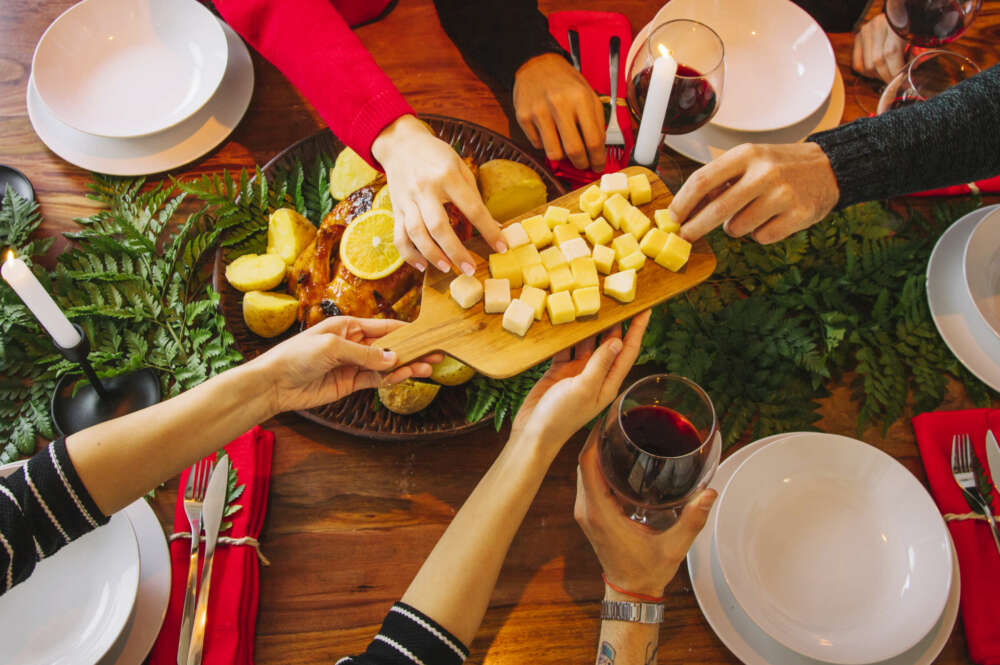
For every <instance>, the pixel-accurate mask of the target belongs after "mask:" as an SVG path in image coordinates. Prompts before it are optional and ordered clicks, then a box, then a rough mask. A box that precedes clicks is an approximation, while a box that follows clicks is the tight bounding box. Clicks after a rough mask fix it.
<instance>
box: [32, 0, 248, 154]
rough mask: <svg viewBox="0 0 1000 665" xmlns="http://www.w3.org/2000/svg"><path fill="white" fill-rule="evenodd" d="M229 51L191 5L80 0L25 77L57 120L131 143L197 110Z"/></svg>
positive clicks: (208, 19)
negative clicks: (131, 139) (134, 138)
mask: <svg viewBox="0 0 1000 665" xmlns="http://www.w3.org/2000/svg"><path fill="white" fill-rule="evenodd" d="M228 53H229V51H228V49H227V48H226V36H225V34H224V33H223V32H222V28H221V27H220V25H219V22H218V21H217V20H216V19H215V17H214V16H212V13H211V12H210V11H209V10H208V9H207V8H206V7H204V6H203V5H202V4H201V3H199V2H196V0H170V1H169V2H164V1H163V0H84V1H83V2H80V3H78V4H76V5H73V6H72V7H70V8H69V9H67V10H66V11H65V12H63V13H62V14H60V15H59V17H58V18H57V19H56V20H55V21H53V22H52V24H51V25H50V26H49V27H48V28H47V29H46V30H45V33H44V34H42V38H41V39H40V40H39V41H38V45H37V46H36V47H35V55H34V57H33V58H32V63H31V71H32V76H33V77H34V79H35V87H36V89H37V90H38V94H39V95H40V97H41V98H42V99H43V100H44V101H45V104H46V106H48V107H49V109H50V110H51V111H52V113H53V114H54V115H55V116H56V117H57V118H59V120H61V121H62V122H64V123H66V124H67V125H69V126H71V127H74V128H76V129H78V130H80V131H82V132H87V133H90V134H96V135H98V136H110V137H118V138H124V137H135V136H145V135H147V134H153V133H155V132H159V131H163V130H164V129H167V128H168V127H172V126H174V125H176V124H177V123H179V122H181V121H182V120H184V119H185V118H188V117H190V116H191V115H192V114H193V113H195V111H197V110H198V109H200V108H201V107H202V106H204V105H205V102H207V101H208V100H209V98H211V97H212V95H213V94H214V93H215V90H216V89H217V88H218V87H219V83H220V82H221V81H222V76H223V74H224V73H225V71H226V60H227V58H228Z"/></svg>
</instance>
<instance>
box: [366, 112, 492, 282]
mask: <svg viewBox="0 0 1000 665" xmlns="http://www.w3.org/2000/svg"><path fill="white" fill-rule="evenodd" d="M372 155H373V156H374V157H375V159H377V160H378V161H379V163H380V164H381V165H382V167H383V168H384V169H385V176H386V180H387V181H388V183H389V198H390V199H391V200H392V209H393V214H394V215H395V217H396V226H395V232H396V237H395V243H396V248H397V249H399V253H400V254H401V255H402V256H403V260H405V261H406V262H407V263H409V264H410V265H412V266H413V267H414V268H416V269H417V270H420V271H421V272H422V271H424V270H426V269H427V262H428V261H430V263H432V264H434V265H435V266H437V268H438V270H440V271H442V272H448V271H449V270H451V268H452V266H455V267H456V268H457V269H458V270H460V271H462V272H464V273H465V274H467V275H471V274H473V273H475V271H476V262H475V259H473V257H472V254H471V253H470V252H469V250H467V249H466V248H465V246H464V245H463V244H462V241H461V240H459V238H458V235H457V234H456V233H455V230H454V229H453V228H452V227H451V224H450V223H449V221H448V213H447V212H446V211H445V209H444V204H445V203H447V202H449V201H450V202H452V203H454V204H455V206H456V207H458V209H459V210H461V211H462V213H463V214H464V215H465V216H466V218H468V220H469V222H471V223H472V225H473V226H474V227H476V228H477V229H478V230H479V233H481V234H482V236H483V238H484V239H485V240H486V242H487V243H489V245H490V246H491V247H493V248H494V249H495V250H496V251H498V252H504V251H506V250H507V246H506V245H505V244H504V243H503V241H502V240H501V237H500V225H499V224H497V222H496V220H495V219H493V217H492V216H491V215H490V212H489V210H487V209H486V205H485V204H484V203H483V199H482V197H481V196H480V194H479V189H478V187H477V185H476V178H475V176H473V175H472V172H471V171H470V170H469V167H467V166H466V165H465V163H464V162H462V159H461V157H459V155H458V153H457V152H455V150H454V149H452V147H451V146H449V145H448V144H447V143H445V142H444V141H442V140H441V139H439V138H437V137H436V136H434V134H432V133H431V131H430V130H429V129H428V128H427V126H426V125H424V124H423V123H422V122H421V121H420V120H418V119H417V118H415V117H414V116H412V115H404V116H402V117H401V118H399V119H398V120H396V121H395V122H393V123H392V124H391V125H389V126H388V127H386V128H385V129H384V130H382V133H381V134H379V135H378V137H377V138H376V139H375V141H374V143H372Z"/></svg>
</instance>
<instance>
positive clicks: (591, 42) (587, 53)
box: [548, 11, 635, 186]
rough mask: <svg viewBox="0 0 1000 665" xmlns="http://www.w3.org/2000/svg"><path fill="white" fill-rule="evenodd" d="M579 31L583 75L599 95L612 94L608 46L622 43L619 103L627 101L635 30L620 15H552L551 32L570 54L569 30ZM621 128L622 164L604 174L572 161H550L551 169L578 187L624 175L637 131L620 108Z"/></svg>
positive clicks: (616, 162) (617, 162)
mask: <svg viewBox="0 0 1000 665" xmlns="http://www.w3.org/2000/svg"><path fill="white" fill-rule="evenodd" d="M570 28H572V29H573V30H576V32H577V34H578V35H579V37H580V39H579V43H580V73H581V74H583V78H585V79H587V82H588V83H590V86H591V87H592V88H593V89H594V91H595V92H596V93H597V94H598V95H608V94H611V85H610V80H611V72H610V69H609V65H610V61H609V59H608V53H609V50H608V43H609V42H610V40H611V38H612V37H615V36H617V37H618V38H619V39H620V40H621V48H620V49H619V56H618V81H617V82H616V84H617V90H618V99H620V100H624V99H625V90H626V85H625V82H626V80H627V79H628V72H627V71H626V70H625V64H626V63H625V59H626V58H627V57H628V50H629V48H631V46H632V26H630V25H629V22H628V19H627V18H625V16H624V15H623V14H619V13H617V12H584V11H569V12H555V13H552V14H549V32H551V33H552V36H553V37H555V39H556V41H557V42H559V45H560V46H562V47H563V48H564V49H566V52H567V53H569V52H570V48H569V30H570ZM618 125H619V126H620V127H621V129H622V134H624V135H625V151H624V157H623V158H622V159H619V160H611V159H608V161H607V163H606V165H605V167H604V171H603V172H601V173H598V172H597V171H591V170H590V169H588V170H586V171H581V170H580V169H578V168H576V167H575V166H573V164H571V163H570V161H569V160H568V159H563V160H561V161H558V162H556V161H553V160H551V159H550V160H548V163H549V168H550V169H551V170H552V172H553V173H555V174H556V176H558V177H560V178H564V179H566V180H569V181H570V182H572V183H573V184H574V185H577V186H580V185H585V184H587V183H589V182H593V181H595V180H597V179H598V178H600V177H601V175H603V174H604V173H613V172H615V171H620V170H621V169H623V168H625V167H626V166H628V160H629V155H631V154H632V143H633V141H634V140H635V130H634V129H633V128H632V116H631V115H630V114H629V112H628V107H627V106H624V105H621V106H619V107H618Z"/></svg>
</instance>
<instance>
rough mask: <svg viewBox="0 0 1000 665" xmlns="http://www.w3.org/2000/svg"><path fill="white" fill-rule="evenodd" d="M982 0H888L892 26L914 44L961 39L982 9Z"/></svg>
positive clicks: (887, 14) (939, 43)
mask: <svg viewBox="0 0 1000 665" xmlns="http://www.w3.org/2000/svg"><path fill="white" fill-rule="evenodd" d="M980 4H981V0H886V3H885V16H886V19H888V22H889V25H890V27H892V29H893V30H894V31H895V32H896V34H898V35H899V36H900V37H902V38H903V39H905V40H906V41H907V42H909V43H910V44H913V45H914V46H939V45H941V44H947V43H948V42H951V41H954V40H956V39H958V37H959V36H960V35H961V34H962V33H963V32H964V31H965V28H966V27H968V25H969V23H971V22H972V19H973V18H974V17H975V14H976V13H978V11H979V6H980Z"/></svg>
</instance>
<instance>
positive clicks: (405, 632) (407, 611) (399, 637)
mask: <svg viewBox="0 0 1000 665" xmlns="http://www.w3.org/2000/svg"><path fill="white" fill-rule="evenodd" d="M468 657H469V650H468V649H467V648H466V646H465V645H464V644H462V643H461V642H460V641H458V639H456V638H455V636H454V635H452V634H451V633H449V632H448V631H447V630H445V629H444V628H442V627H441V626H439V625H438V624H437V622H435V621H434V620H433V619H431V618H430V617H429V616H427V615H426V614H424V613H422V612H421V611H420V610H418V609H416V608H414V607H410V606H409V605H406V604H405V603H396V604H395V605H393V606H392V608H391V609H390V610H389V613H388V614H387V615H386V617H385V621H383V622H382V629H381V630H379V632H378V635H376V636H375V639H373V640H372V641H371V643H370V644H369V645H368V649H367V650H366V651H365V652H364V653H363V654H361V655H359V656H348V657H347V658H341V659H340V660H338V661H337V665H462V663H464V662H465V659H466V658H468Z"/></svg>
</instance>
